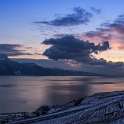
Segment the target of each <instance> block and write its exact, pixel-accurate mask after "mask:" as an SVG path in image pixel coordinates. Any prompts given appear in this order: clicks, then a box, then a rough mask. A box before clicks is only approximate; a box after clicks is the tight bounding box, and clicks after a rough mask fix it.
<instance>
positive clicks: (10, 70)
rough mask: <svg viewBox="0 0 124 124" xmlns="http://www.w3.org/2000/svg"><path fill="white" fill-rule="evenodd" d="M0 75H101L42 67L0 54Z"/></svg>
mask: <svg viewBox="0 0 124 124" xmlns="http://www.w3.org/2000/svg"><path fill="white" fill-rule="evenodd" d="M0 75H3V76H102V75H100V74H95V73H89V72H78V71H70V70H62V69H52V68H44V67H41V66H38V65H37V64H35V63H18V62H15V61H11V60H10V59H9V58H8V57H7V56H6V55H0Z"/></svg>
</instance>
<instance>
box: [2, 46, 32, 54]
mask: <svg viewBox="0 0 124 124" xmlns="http://www.w3.org/2000/svg"><path fill="white" fill-rule="evenodd" d="M21 48H23V45H20V44H0V54H6V55H8V56H18V55H32V54H30V53H25V52H23V51H25V50H21ZM19 49H20V50H19Z"/></svg>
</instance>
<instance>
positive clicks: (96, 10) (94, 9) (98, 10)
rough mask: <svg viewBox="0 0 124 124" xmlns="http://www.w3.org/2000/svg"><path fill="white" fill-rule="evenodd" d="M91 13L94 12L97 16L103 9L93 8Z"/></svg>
mask: <svg viewBox="0 0 124 124" xmlns="http://www.w3.org/2000/svg"><path fill="white" fill-rule="evenodd" d="M91 11H93V12H94V13H96V14H100V13H101V12H102V10H101V9H97V8H95V7H91Z"/></svg>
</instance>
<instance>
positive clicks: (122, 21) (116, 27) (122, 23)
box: [100, 14, 124, 34]
mask: <svg viewBox="0 0 124 124" xmlns="http://www.w3.org/2000/svg"><path fill="white" fill-rule="evenodd" d="M101 26H102V28H101V29H100V30H109V31H112V30H113V31H116V32H119V33H121V34H123V33H124V14H122V15H119V16H118V17H117V18H116V19H115V20H114V21H113V22H112V23H103V24H101Z"/></svg>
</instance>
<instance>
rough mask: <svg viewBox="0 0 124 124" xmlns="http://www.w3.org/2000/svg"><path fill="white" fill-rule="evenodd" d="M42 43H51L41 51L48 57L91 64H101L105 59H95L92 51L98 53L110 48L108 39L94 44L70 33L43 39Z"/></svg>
mask: <svg viewBox="0 0 124 124" xmlns="http://www.w3.org/2000/svg"><path fill="white" fill-rule="evenodd" d="M43 44H46V45H52V46H51V47H50V48H48V49H46V50H45V52H44V53H43V55H45V56H47V57H48V58H49V59H54V60H60V59H64V60H65V59H67V60H74V61H77V62H83V63H86V64H93V65H95V64H96V65H101V64H104V63H105V62H106V61H105V60H104V59H99V60H97V59H96V58H94V57H93V55H92V53H95V54H98V53H99V52H101V51H106V50H108V49H110V46H109V42H108V41H105V42H103V43H102V44H97V45H95V44H94V43H92V42H89V41H82V40H79V39H76V38H75V37H73V36H71V35H66V36H64V37H62V38H57V39H53V38H51V39H47V40H45V41H43Z"/></svg>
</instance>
